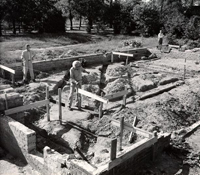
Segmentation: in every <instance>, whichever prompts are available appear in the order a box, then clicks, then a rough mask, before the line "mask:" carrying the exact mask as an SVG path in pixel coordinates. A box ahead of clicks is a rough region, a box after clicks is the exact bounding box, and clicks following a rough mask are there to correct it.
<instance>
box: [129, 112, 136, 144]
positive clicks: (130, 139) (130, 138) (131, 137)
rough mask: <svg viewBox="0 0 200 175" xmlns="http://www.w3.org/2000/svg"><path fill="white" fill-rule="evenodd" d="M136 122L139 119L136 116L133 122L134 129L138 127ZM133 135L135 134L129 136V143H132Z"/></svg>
mask: <svg viewBox="0 0 200 175" xmlns="http://www.w3.org/2000/svg"><path fill="white" fill-rule="evenodd" d="M136 120H137V117H136V116H135V118H134V120H133V124H132V126H133V128H134V127H135V125H136ZM133 134H134V132H131V133H130V135H129V139H128V141H129V143H131V142H132V139H133Z"/></svg>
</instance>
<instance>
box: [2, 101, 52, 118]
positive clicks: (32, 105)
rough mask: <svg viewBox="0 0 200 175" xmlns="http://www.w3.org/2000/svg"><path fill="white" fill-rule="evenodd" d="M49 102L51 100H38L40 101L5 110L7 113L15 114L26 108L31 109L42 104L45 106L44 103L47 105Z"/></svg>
mask: <svg viewBox="0 0 200 175" xmlns="http://www.w3.org/2000/svg"><path fill="white" fill-rule="evenodd" d="M47 104H49V100H42V101H38V102H35V103H31V104H28V105H25V106H20V107H16V108H12V109H8V110H5V115H11V114H15V113H18V112H22V111H26V110H29V109H32V108H37V107H41V106H44V105H47Z"/></svg>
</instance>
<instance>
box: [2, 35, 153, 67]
mask: <svg viewBox="0 0 200 175" xmlns="http://www.w3.org/2000/svg"><path fill="white" fill-rule="evenodd" d="M124 40H137V41H139V42H142V43H143V46H144V47H155V46H156V38H140V37H133V36H125V35H118V36H113V35H110V36H102V35H89V34H86V33H66V34H60V35H58V34H48V35H47V34H43V35H28V36H4V37H1V38H0V59H1V64H4V63H5V64H6V63H15V62H20V61H21V59H20V55H21V52H22V50H24V46H25V45H26V44H30V45H31V47H32V49H33V50H35V51H36V54H37V55H36V60H43V59H49V56H48V55H49V54H52V55H51V59H52V58H58V57H59V56H61V55H65V56H68V54H66V53H68V52H69V51H70V52H73V53H72V55H83V54H89V53H97V52H98V53H101V52H104V51H106V52H109V51H112V50H117V49H118V48H121V47H123V41H124ZM49 52H51V53H49Z"/></svg>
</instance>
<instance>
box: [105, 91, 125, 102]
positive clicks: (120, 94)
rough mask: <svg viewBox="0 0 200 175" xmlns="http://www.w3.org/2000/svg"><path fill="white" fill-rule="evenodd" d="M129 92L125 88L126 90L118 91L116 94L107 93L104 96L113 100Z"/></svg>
mask: <svg viewBox="0 0 200 175" xmlns="http://www.w3.org/2000/svg"><path fill="white" fill-rule="evenodd" d="M127 94H128V90H124V91H121V92H117V93H114V94H109V95H105V96H104V98H107V99H108V100H112V99H115V98H118V97H122V96H124V95H127Z"/></svg>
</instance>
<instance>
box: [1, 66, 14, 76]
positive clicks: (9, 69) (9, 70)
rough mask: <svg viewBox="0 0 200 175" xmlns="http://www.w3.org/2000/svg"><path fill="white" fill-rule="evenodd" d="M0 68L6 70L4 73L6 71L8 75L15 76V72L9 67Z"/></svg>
mask: <svg viewBox="0 0 200 175" xmlns="http://www.w3.org/2000/svg"><path fill="white" fill-rule="evenodd" d="M0 68H1V69H4V70H6V71H8V72H10V73H12V74H15V70H13V69H11V68H9V67H6V66H4V65H0Z"/></svg>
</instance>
